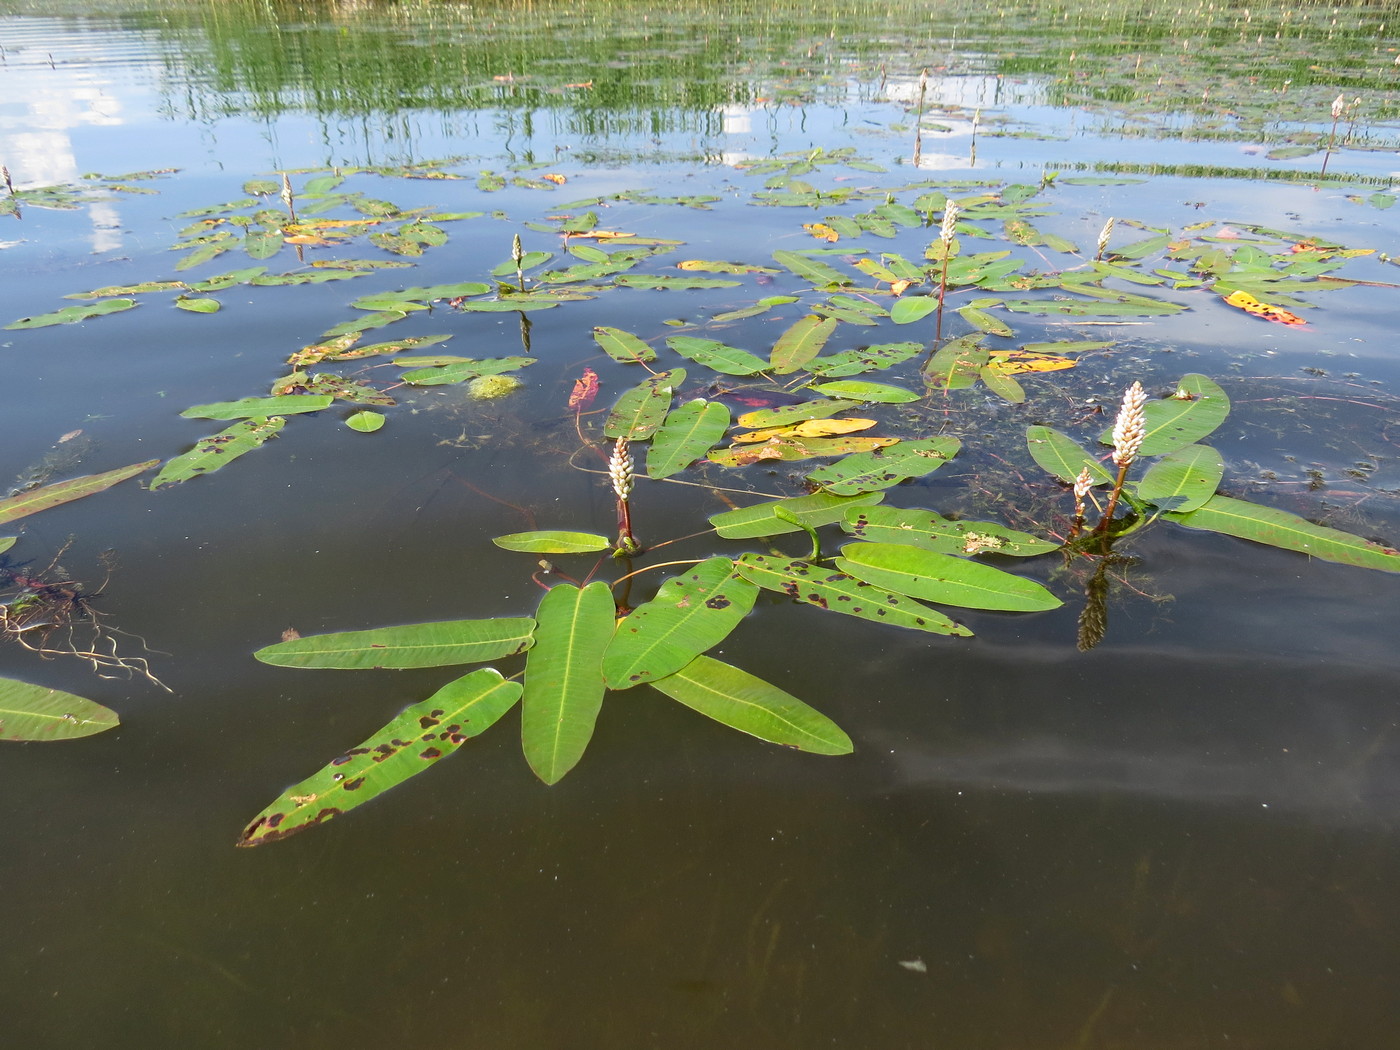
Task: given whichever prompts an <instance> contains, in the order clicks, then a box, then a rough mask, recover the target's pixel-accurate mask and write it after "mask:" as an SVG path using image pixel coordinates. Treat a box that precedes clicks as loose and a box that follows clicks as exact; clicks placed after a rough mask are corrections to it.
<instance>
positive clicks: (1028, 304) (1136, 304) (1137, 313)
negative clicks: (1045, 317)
mask: <svg viewBox="0 0 1400 1050" xmlns="http://www.w3.org/2000/svg"><path fill="white" fill-rule="evenodd" d="M1074 291H1076V292H1084V293H1086V294H1088V292H1089V290H1088V289H1086V288H1083V287H1075V288H1074ZM1002 305H1003V306H1005V307H1006V308H1007V309H1008V310H1012V311H1014V312H1016V313H1018V314H1070V315H1073V316H1076V317H1164V316H1166V315H1168V314H1175V313H1180V312H1181V311H1182V310H1185V309H1186V307H1184V306H1180V305H1178V304H1176V303H1159V302H1153V301H1151V300H1141V301H1139V299H1137V298H1128V297H1127V296H1120V297H1119V298H1118V299H1117V300H1116V301H1114V302H1108V301H1100V302H1091V301H1089V300H1085V299H1008V300H1006V302H1005V303H1003V304H1002Z"/></svg>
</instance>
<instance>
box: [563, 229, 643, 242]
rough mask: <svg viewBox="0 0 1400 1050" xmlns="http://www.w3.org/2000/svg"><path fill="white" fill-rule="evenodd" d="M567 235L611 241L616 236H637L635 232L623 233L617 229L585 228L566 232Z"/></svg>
mask: <svg viewBox="0 0 1400 1050" xmlns="http://www.w3.org/2000/svg"><path fill="white" fill-rule="evenodd" d="M565 236H567V237H580V238H582V237H591V238H592V239H593V240H595V241H610V240H612V239H613V238H615V237H635V236H637V235H636V234H635V233H621V232H619V231H617V230H584V231H583V232H582V233H569V234H565Z"/></svg>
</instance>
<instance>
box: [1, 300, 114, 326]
mask: <svg viewBox="0 0 1400 1050" xmlns="http://www.w3.org/2000/svg"><path fill="white" fill-rule="evenodd" d="M136 305H137V303H136V300H135V299H103V300H102V301H101V302H97V303H89V304H87V305H86V306H65V307H64V308H63V309H61V310H55V311H54V312H53V313H50V314H36V315H35V316H33V317H21V318H20V319H19V320H18V321H14V322H12V323H10V324H7V325H6V326H5V327H6V328H7V329H24V328H47V327H49V326H50V325H55V324H73V323H74V322H76V321H86V320H88V318H91V317H101V316H103V315H104V314H116V313H121V312H122V311H123V310H131V309H134V308H135V307H136Z"/></svg>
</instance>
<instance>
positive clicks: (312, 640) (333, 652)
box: [253, 616, 535, 671]
mask: <svg viewBox="0 0 1400 1050" xmlns="http://www.w3.org/2000/svg"><path fill="white" fill-rule="evenodd" d="M534 628H535V621H534V620H532V619H530V618H529V617H528V616H519V617H503V618H499V619H493V620H440V621H437V622H435V623H413V624H406V625H404V626H402V627H375V628H372V629H370V630H368V631H336V632H333V633H331V634H311V635H307V636H306V637H305V638H293V639H292V640H291V641H288V642H278V643H277V644H275V645H269V646H265V647H264V648H262V649H259V650H258V651H257V652H255V653H254V654H253V656H254V657H256V658H257V659H258V660H261V661H262V662H263V663H265V664H272V665H274V666H276V667H323V668H337V669H341V670H352V671H353V670H365V669H369V668H390V669H394V670H399V669H403V668H408V667H447V666H450V665H452V664H475V663H481V662H483V661H486V660H497V659H500V658H501V657H503V656H511V655H512V654H514V653H518V652H522V651H523V650H525V649H526V648H528V647H529V646H530V644H531V638H532V633H533V631H534Z"/></svg>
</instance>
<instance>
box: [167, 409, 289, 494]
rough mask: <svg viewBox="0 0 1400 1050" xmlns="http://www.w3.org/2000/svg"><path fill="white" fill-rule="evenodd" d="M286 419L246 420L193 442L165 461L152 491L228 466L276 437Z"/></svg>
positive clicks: (279, 417) (278, 417) (277, 417)
mask: <svg viewBox="0 0 1400 1050" xmlns="http://www.w3.org/2000/svg"><path fill="white" fill-rule="evenodd" d="M286 422H287V420H286V419H285V418H283V417H282V416H273V417H272V418H271V419H245V420H244V421H243V422H241V423H235V424H234V425H233V426H231V427H229V428H228V429H227V430H223V431H220V432H219V433H218V434H215V435H213V436H212V437H207V438H200V439H199V440H198V441H196V442H195V446H194V448H192V449H190V450H189V451H188V452H185V453H183V454H181V455H178V456H176V457H175V458H174V459H171V460H167V461H166V464H165V466H163V467H161V468H160V473H158V474H157V475H156V476H155V477H154V478H152V479H151V491H153V492H154V491H155V490H156V489H158V488H160V487H161V486H162V485H169V484H172V483H173V482H177V481H188V480H189V479H190V478H194V477H198V476H199V475H201V474H211V473H213V472H214V471H216V470H218V469H219V468H220V467H226V466H228V465H229V464H230V463H231V462H233V461H234V460H235V459H237V458H238V457H239V456H241V455H243V454H245V453H247V452H251V451H253V449H255V448H257V447H258V446H259V445H261V444H263V443H264V442H266V441H267V440H268V439H269V438H272V437H275V436H276V435H277V432H278V431H279V430H281V429H282V427H283V426H285V425H286Z"/></svg>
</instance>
